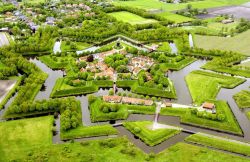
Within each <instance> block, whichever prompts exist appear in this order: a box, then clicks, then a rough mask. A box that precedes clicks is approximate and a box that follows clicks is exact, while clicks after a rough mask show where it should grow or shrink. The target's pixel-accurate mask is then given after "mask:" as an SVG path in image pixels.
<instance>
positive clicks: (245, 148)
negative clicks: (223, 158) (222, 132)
mask: <svg viewBox="0 0 250 162" xmlns="http://www.w3.org/2000/svg"><path fill="white" fill-rule="evenodd" d="M185 141H188V142H191V143H196V144H201V145H204V146H209V147H213V148H218V149H221V150H226V151H229V152H234V153H239V154H242V155H246V156H250V144H248V143H243V142H240V141H236V140H231V139H227V138H222V137H217V136H213V135H208V134H203V133H197V134H194V135H191V136H189V137H187V138H186V139H185Z"/></svg>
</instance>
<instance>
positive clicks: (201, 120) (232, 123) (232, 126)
mask: <svg viewBox="0 0 250 162" xmlns="http://www.w3.org/2000/svg"><path fill="white" fill-rule="evenodd" d="M211 102H213V103H214V104H215V107H216V114H224V116H225V119H224V120H223V121H218V120H212V119H208V118H206V117H198V116H197V114H193V113H192V112H191V109H187V108H162V109H161V114H162V115H170V116H178V117H180V118H181V122H182V123H187V124H190V125H195V126H199V127H204V128H211V129H215V130H221V131H225V132H230V133H234V134H238V135H242V131H241V129H240V126H239V124H238V123H237V121H236V119H235V117H234V115H233V113H232V111H231V109H230V107H229V106H228V104H227V102H225V101H211Z"/></svg>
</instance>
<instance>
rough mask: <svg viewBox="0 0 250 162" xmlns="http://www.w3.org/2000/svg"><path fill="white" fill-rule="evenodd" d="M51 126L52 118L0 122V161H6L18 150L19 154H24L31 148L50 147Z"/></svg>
mask: <svg viewBox="0 0 250 162" xmlns="http://www.w3.org/2000/svg"><path fill="white" fill-rule="evenodd" d="M52 124H53V117H52V116H46V117H39V118H30V119H22V120H15V121H9V122H1V123H0V131H1V132H2V133H1V139H0V141H1V142H0V155H1V159H8V158H9V157H10V154H12V156H14V154H13V152H18V151H20V150H21V152H19V153H20V154H24V153H25V152H26V151H27V150H29V149H31V148H34V147H39V146H48V145H51V144H52ZM3 132H4V133H3ZM9 145H11V149H9Z"/></svg>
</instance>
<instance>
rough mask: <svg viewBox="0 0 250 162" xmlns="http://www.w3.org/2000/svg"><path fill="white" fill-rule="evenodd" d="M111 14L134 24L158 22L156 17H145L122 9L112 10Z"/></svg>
mask: <svg viewBox="0 0 250 162" xmlns="http://www.w3.org/2000/svg"><path fill="white" fill-rule="evenodd" d="M109 15H111V16H113V17H115V18H116V19H117V20H119V21H123V22H127V23H130V24H132V25H136V24H148V23H155V22H157V21H156V20H154V19H145V18H143V17H141V16H138V15H136V14H133V13H130V12H126V11H121V12H112V13H109Z"/></svg>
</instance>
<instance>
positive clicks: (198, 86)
mask: <svg viewBox="0 0 250 162" xmlns="http://www.w3.org/2000/svg"><path fill="white" fill-rule="evenodd" d="M185 79H186V82H187V85H188V88H189V91H190V93H191V97H192V99H193V102H194V103H196V104H201V103H203V102H205V101H207V100H215V99H216V96H217V94H218V92H219V90H220V88H222V87H223V88H234V87H236V86H237V85H239V84H241V83H243V82H244V81H245V79H241V78H236V77H231V76H225V75H222V74H216V73H210V72H204V71H193V72H191V73H190V74H188V75H187V76H186V78H185Z"/></svg>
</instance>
